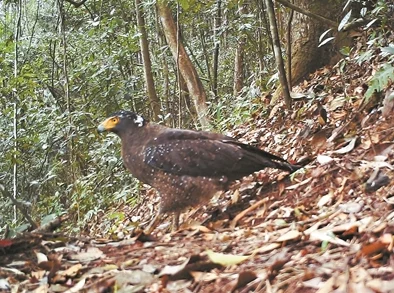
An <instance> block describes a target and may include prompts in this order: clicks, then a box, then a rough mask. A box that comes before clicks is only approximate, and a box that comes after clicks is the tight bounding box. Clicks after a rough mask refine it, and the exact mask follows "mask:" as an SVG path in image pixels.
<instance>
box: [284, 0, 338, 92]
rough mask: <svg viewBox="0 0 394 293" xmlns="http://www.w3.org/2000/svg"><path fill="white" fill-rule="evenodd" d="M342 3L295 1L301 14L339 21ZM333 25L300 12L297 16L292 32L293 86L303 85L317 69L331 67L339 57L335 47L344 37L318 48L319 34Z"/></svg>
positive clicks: (336, 1)
mask: <svg viewBox="0 0 394 293" xmlns="http://www.w3.org/2000/svg"><path fill="white" fill-rule="evenodd" d="M341 2H342V1H340V0H330V1H327V0H316V1H309V0H296V1H295V5H296V6H298V7H300V8H301V9H302V11H306V10H307V11H309V12H310V13H313V14H315V15H324V16H325V18H328V19H330V20H336V19H337V18H338V16H339V14H340V13H341ZM332 22H333V21H326V22H322V21H320V20H316V19H315V18H312V17H310V16H307V15H305V14H301V13H298V12H297V13H295V14H294V20H293V25H292V27H293V30H292V32H291V34H292V36H291V39H292V44H291V47H292V65H291V76H292V83H293V84H296V83H298V82H300V81H301V80H302V79H303V78H304V77H305V76H306V75H307V74H309V73H311V72H313V71H314V70H316V69H317V68H320V67H322V66H325V65H327V64H330V62H331V61H332V58H333V57H335V56H336V55H337V54H338V51H337V50H336V45H337V42H339V41H340V40H342V38H341V37H338V36H337V38H336V39H335V41H334V42H330V43H327V44H325V45H324V46H322V47H318V46H319V37H320V35H321V34H322V33H323V32H324V31H325V30H327V29H328V28H329V27H330V26H331V25H332ZM330 24H331V25H330ZM340 46H342V45H339V47H340Z"/></svg>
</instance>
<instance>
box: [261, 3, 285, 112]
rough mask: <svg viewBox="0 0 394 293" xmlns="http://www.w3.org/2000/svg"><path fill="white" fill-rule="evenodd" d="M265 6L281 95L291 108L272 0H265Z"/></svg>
mask: <svg viewBox="0 0 394 293" xmlns="http://www.w3.org/2000/svg"><path fill="white" fill-rule="evenodd" d="M265 3H266V6H267V14H268V19H269V23H270V31H271V36H272V43H273V45H274V53H275V60H276V67H277V68H278V71H279V81H280V84H281V86H282V90H283V91H282V92H283V96H284V98H285V103H286V106H287V108H288V109H290V108H291V97H290V92H289V85H288V83H287V78H286V71H285V66H284V63H283V58H282V50H281V48H280V41H279V33H278V27H277V25H276V18H275V11H274V4H273V3H272V0H265Z"/></svg>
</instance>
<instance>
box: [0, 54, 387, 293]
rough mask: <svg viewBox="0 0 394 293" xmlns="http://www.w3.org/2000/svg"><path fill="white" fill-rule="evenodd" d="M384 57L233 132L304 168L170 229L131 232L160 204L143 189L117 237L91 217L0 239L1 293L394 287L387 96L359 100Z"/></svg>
mask: <svg viewBox="0 0 394 293" xmlns="http://www.w3.org/2000/svg"><path fill="white" fill-rule="evenodd" d="M383 61H384V59H382V60H379V58H378V57H377V58H375V59H373V60H372V61H371V62H369V63H368V64H367V63H363V64H361V65H358V64H356V63H355V62H352V61H351V59H350V60H348V61H347V63H346V66H339V65H336V66H333V67H326V68H323V69H321V70H319V71H317V72H315V73H314V74H313V75H312V76H310V78H309V79H308V80H307V81H305V82H304V83H302V84H301V85H298V86H297V87H296V88H295V90H296V92H298V93H300V94H299V96H298V98H297V99H295V103H294V109H297V110H295V111H292V112H289V111H287V110H284V107H283V105H278V106H276V107H274V108H272V109H270V111H269V114H267V115H262V114H258V113H256V114H255V115H254V119H253V121H250V122H249V123H245V124H244V125H241V126H239V127H237V128H236V129H234V130H233V131H232V132H231V133H230V134H231V135H233V136H234V137H237V138H238V139H240V140H241V141H243V142H246V143H250V144H253V145H256V146H259V147H261V148H263V149H264V150H267V151H270V152H272V153H275V154H278V155H280V156H282V157H284V158H286V159H288V160H289V161H291V162H293V163H295V162H297V161H299V160H300V159H301V158H306V159H307V160H308V161H309V163H308V164H307V165H305V167H304V168H302V169H301V170H299V171H297V172H296V173H294V174H291V175H290V176H288V175H287V174H286V173H283V172H279V171H275V170H264V171H261V172H260V173H258V174H255V175H253V176H249V177H247V178H245V179H244V180H242V181H241V182H239V183H237V184H235V185H234V186H233V187H232V188H231V189H230V190H229V191H227V192H226V193H224V194H221V195H220V196H219V197H217V198H215V199H213V200H212V201H211V203H210V204H208V205H207V206H206V207H201V208H199V209H197V210H193V211H189V212H186V213H184V214H183V217H182V219H183V221H184V222H185V224H184V225H182V226H181V228H180V229H179V230H178V231H176V232H174V233H170V232H167V230H166V228H168V221H169V220H166V221H164V222H163V224H162V225H161V226H159V227H158V228H157V229H156V230H155V231H154V233H153V235H152V236H145V235H143V234H140V235H134V234H135V233H133V227H134V226H133V221H136V222H142V223H145V222H147V221H148V220H149V219H150V218H151V217H152V214H153V209H154V207H155V206H156V205H157V202H158V198H157V196H156V193H155V192H154V191H153V190H149V189H147V192H146V195H145V197H144V201H143V202H142V203H141V204H139V205H138V207H134V208H127V207H124V209H123V210H124V212H125V213H126V214H127V215H129V219H128V220H126V221H124V222H123V223H117V228H116V229H115V231H114V233H112V235H111V236H116V237H117V240H114V239H108V234H106V233H104V232H103V230H100V225H99V224H96V225H95V226H94V227H93V226H92V227H91V231H90V232H91V233H90V236H86V237H78V238H70V237H66V236H63V235H62V234H60V233H56V234H53V233H30V234H25V235H23V236H20V237H19V238H16V239H10V240H0V292H118V293H120V292H319V293H323V292H394V254H393V244H394V241H393V239H394V238H393V234H394V209H393V207H394V180H393V178H394V167H393V162H394V123H393V118H392V117H393V114H394V112H393V111H394V109H393V105H392V104H390V103H389V102H388V100H389V99H386V101H385V102H383V103H382V101H383V100H384V99H385V96H388V95H389V94H390V93H391V91H390V89H387V90H386V91H385V92H383V93H381V94H379V95H375V96H376V97H375V98H376V99H372V100H370V101H368V102H367V101H366V100H365V99H363V96H364V93H365V90H366V88H367V86H366V84H367V83H368V81H369V80H370V77H371V76H372V75H373V73H374V72H375V70H376V68H378V67H379V66H380V64H381V63H382V62H383ZM302 93H304V94H302ZM265 102H266V98H262V100H261V103H262V104H264V103H265ZM104 217H105V216H104ZM130 227H132V228H130ZM60 230H61V229H60ZM92 235H95V236H92ZM112 238H113V237H112Z"/></svg>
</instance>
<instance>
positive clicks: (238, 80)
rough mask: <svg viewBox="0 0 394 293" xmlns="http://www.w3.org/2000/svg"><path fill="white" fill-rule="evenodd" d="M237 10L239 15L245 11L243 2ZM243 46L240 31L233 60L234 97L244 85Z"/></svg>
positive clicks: (243, 39)
mask: <svg viewBox="0 0 394 293" xmlns="http://www.w3.org/2000/svg"><path fill="white" fill-rule="evenodd" d="M238 11H239V14H240V16H242V14H245V13H246V8H245V4H244V3H241V4H239V7H238ZM244 47H245V35H244V33H243V32H241V36H240V37H239V40H238V45H237V49H236V51H235V60H234V86H233V95H234V96H235V97H236V96H238V94H239V93H240V92H241V90H242V87H243V86H244V72H243V68H244Z"/></svg>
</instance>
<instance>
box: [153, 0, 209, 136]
mask: <svg viewBox="0 0 394 293" xmlns="http://www.w3.org/2000/svg"><path fill="white" fill-rule="evenodd" d="M157 5H158V12H159V16H160V19H161V22H162V24H163V28H164V34H165V36H166V39H167V43H168V46H169V47H170V50H171V53H172V55H173V56H174V59H175V60H176V62H177V63H178V66H179V70H180V72H181V74H182V76H183V78H184V79H185V81H186V85H187V88H188V90H189V93H190V95H191V96H192V98H193V101H194V105H195V108H196V112H197V115H198V119H199V121H200V123H201V125H202V127H203V128H204V129H208V128H209V119H208V107H207V96H206V93H205V90H204V87H203V85H202V82H201V80H200V78H199V77H198V74H197V71H196V69H195V68H194V66H193V64H192V62H191V61H190V58H189V56H188V55H187V53H186V51H185V48H184V46H183V44H182V42H181V41H180V40H179V38H178V31H177V28H176V25H175V22H174V19H173V16H172V13H171V10H170V9H169V7H168V6H167V3H166V2H165V1H164V0H160V1H158V2H157Z"/></svg>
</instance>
